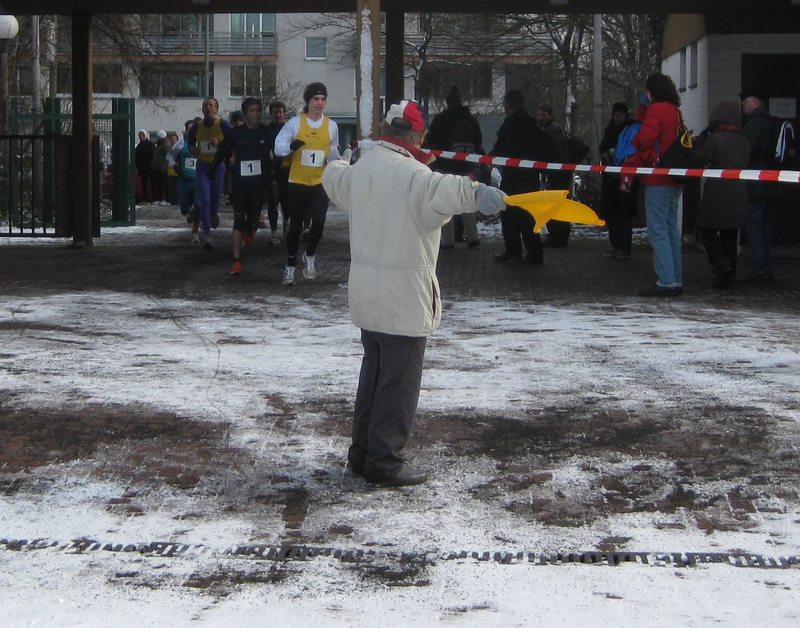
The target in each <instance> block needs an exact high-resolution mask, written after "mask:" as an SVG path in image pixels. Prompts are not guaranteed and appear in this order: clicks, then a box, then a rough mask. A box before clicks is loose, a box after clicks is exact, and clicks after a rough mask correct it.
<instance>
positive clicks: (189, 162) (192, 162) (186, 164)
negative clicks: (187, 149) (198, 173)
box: [183, 157, 197, 170]
mask: <svg viewBox="0 0 800 628" xmlns="http://www.w3.org/2000/svg"><path fill="white" fill-rule="evenodd" d="M183 169H184V170H197V160H196V159H195V158H194V157H187V158H186V159H184V160H183Z"/></svg>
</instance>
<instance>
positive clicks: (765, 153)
mask: <svg viewBox="0 0 800 628" xmlns="http://www.w3.org/2000/svg"><path fill="white" fill-rule="evenodd" d="M741 95H742V113H744V134H745V135H746V136H747V139H748V141H749V142H750V160H749V161H748V162H747V167H748V168H751V169H753V170H762V169H770V168H774V167H775V164H774V150H775V146H774V144H773V141H772V122H771V121H770V119H769V111H768V110H767V95H766V93H765V92H763V91H761V90H759V89H751V90H749V91H747V90H746V91H744V92H742V94H741ZM780 194H781V192H780V187H779V185H778V184H777V183H773V182H768V181H750V182H748V183H747V243H748V244H749V245H750V274H749V275H747V276H746V277H745V278H744V279H743V280H742V283H749V284H764V283H772V282H774V281H775V276H774V275H773V274H772V253H771V251H770V247H771V244H772V226H773V223H774V221H775V209H776V207H777V204H778V198H779V197H780Z"/></svg>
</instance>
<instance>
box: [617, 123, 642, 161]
mask: <svg viewBox="0 0 800 628" xmlns="http://www.w3.org/2000/svg"><path fill="white" fill-rule="evenodd" d="M641 126H642V123H641V122H634V123H632V124H629V125H628V126H626V127H625V128H624V129H622V133H620V134H619V137H618V138H617V148H616V149H615V151H614V165H615V166H621V165H622V162H623V161H625V159H627V158H628V157H630V156H631V155H635V154H636V152H637V151H636V148H634V146H633V138H634V137H636V134H637V133H638V132H639V129H640V128H641Z"/></svg>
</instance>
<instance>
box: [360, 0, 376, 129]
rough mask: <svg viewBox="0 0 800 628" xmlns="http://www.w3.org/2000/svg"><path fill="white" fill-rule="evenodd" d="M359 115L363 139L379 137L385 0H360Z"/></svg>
mask: <svg viewBox="0 0 800 628" xmlns="http://www.w3.org/2000/svg"><path fill="white" fill-rule="evenodd" d="M356 37H357V47H356V101H357V102H356V116H357V120H356V122H357V124H358V135H359V138H360V139H364V138H368V137H372V138H376V137H378V133H379V131H380V120H381V110H380V108H381V102H380V96H381V94H380V88H381V86H380V79H381V2H380V0H357V9H356Z"/></svg>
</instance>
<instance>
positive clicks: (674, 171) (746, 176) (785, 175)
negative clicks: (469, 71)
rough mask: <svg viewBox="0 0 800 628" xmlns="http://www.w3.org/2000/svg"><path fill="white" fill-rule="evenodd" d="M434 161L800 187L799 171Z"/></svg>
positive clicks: (464, 156)
mask: <svg viewBox="0 0 800 628" xmlns="http://www.w3.org/2000/svg"><path fill="white" fill-rule="evenodd" d="M428 152H429V153H430V154H431V155H434V156H435V157H443V158H445V159H454V160H455V161H468V162H471V163H476V164H484V165H487V166H508V167H510V168H529V169H533V170H562V171H566V172H608V173H613V174H626V175H637V174H660V175H671V176H677V177H707V178H709V179H740V180H745V181H777V182H779V183H800V171H797V170H733V169H730V170H721V169H718V168H634V167H629V166H602V165H596V164H558V163H551V162H547V161H532V160H530V159H517V158H514V157H495V156H494V155H475V154H472V153H454V152H452V151H448V150H429V151H428Z"/></svg>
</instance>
